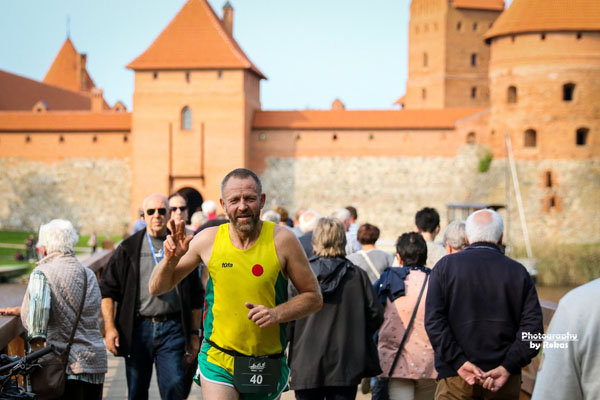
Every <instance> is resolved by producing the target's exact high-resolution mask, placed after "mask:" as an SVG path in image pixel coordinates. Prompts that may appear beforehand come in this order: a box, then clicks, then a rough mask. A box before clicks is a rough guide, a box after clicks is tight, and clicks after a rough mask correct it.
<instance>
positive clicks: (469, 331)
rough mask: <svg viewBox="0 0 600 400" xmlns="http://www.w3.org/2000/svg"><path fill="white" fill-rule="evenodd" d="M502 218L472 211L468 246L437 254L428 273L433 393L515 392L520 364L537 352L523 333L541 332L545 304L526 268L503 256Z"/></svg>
mask: <svg viewBox="0 0 600 400" xmlns="http://www.w3.org/2000/svg"><path fill="white" fill-rule="evenodd" d="M503 229H504V226H503V222H502V217H500V215H499V214H498V213H496V212H495V211H492V210H479V211H476V212H474V213H473V214H471V215H470V216H469V218H468V219H467V222H466V235H467V240H468V242H469V243H470V245H469V247H467V248H466V249H465V250H463V251H461V252H458V253H455V254H451V255H448V256H446V257H444V258H442V259H441V260H440V261H439V262H438V263H437V264H436V266H435V268H434V269H433V271H432V273H431V277H430V282H429V291H428V293H427V300H426V311H425V328H426V330H427V334H428V335H429V340H430V341H431V344H432V346H433V349H434V351H435V367H436V369H437V371H438V380H439V381H438V387H437V391H436V397H435V398H436V400H439V399H450V398H452V399H453V398H471V397H477V398H486V399H487V398H494V399H518V398H519V390H520V382H521V379H520V374H521V368H523V367H524V366H526V365H527V364H529V362H530V361H531V359H532V358H533V357H535V356H536V354H537V352H538V349H539V347H537V343H534V342H529V341H525V340H524V338H525V337H527V334H529V333H531V334H536V333H542V332H543V325H542V311H541V308H540V304H539V300H538V296H537V292H536V290H535V286H534V283H533V280H532V279H531V277H530V276H529V274H528V272H527V270H526V269H525V267H523V266H522V265H521V264H519V263H518V262H516V261H514V260H511V259H510V258H508V257H506V256H505V255H504V254H502V252H501V251H500V248H499V247H498V245H500V244H501V243H502V232H503Z"/></svg>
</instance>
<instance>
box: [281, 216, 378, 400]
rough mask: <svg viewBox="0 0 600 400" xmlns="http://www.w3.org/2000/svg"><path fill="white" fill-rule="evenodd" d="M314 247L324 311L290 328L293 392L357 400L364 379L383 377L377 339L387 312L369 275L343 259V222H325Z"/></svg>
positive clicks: (320, 225)
mask: <svg viewBox="0 0 600 400" xmlns="http://www.w3.org/2000/svg"><path fill="white" fill-rule="evenodd" d="M312 244H313V249H314V253H315V256H313V257H312V258H311V259H310V266H311V268H312V270H313V272H314V273H315V275H316V276H317V279H318V281H319V284H320V286H321V292H322V293H323V308H322V309H321V310H320V311H319V312H317V313H315V314H312V315H309V316H308V317H305V318H302V319H299V320H297V321H295V322H294V323H292V324H291V325H290V350H289V362H290V368H291V376H292V379H291V388H292V389H293V390H294V391H295V394H296V399H298V400H303V399H325V398H327V399H330V398H335V399H340V400H341V399H354V398H355V397H356V391H357V385H358V384H359V382H360V380H361V379H362V378H363V377H370V376H375V375H377V374H379V373H380V372H381V370H380V368H379V360H378V359H377V349H376V348H375V343H374V342H373V339H372V336H373V333H374V332H375V331H376V330H377V329H378V328H379V325H380V324H381V322H382V321H383V307H382V306H381V304H379V302H378V301H377V299H376V295H375V292H374V290H373V288H372V286H371V283H370V281H369V277H368V276H367V273H366V272H365V271H363V270H362V269H360V268H358V267H356V266H355V265H353V264H352V263H351V262H350V261H348V260H347V259H346V258H345V257H344V256H345V246H346V234H345V229H344V226H343V225H342V223H341V222H340V221H338V220H337V219H333V218H321V219H320V220H319V222H318V223H317V226H316V228H315V230H314V231H313V239H312Z"/></svg>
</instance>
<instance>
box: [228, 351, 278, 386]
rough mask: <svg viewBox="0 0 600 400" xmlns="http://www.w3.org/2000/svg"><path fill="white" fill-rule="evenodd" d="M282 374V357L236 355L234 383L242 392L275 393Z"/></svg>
mask: <svg viewBox="0 0 600 400" xmlns="http://www.w3.org/2000/svg"><path fill="white" fill-rule="evenodd" d="M280 375H281V358H273V357H269V356H265V357H247V356H240V355H238V356H235V357H234V361H233V385H234V386H235V388H236V389H237V391H238V392H240V393H274V392H276V391H277V384H278V382H279V376H280Z"/></svg>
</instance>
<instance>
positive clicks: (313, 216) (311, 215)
mask: <svg viewBox="0 0 600 400" xmlns="http://www.w3.org/2000/svg"><path fill="white" fill-rule="evenodd" d="M319 218H321V215H320V214H319V213H318V212H316V211H315V210H306V211H304V212H303V213H302V214H300V218H298V221H299V222H300V230H301V231H302V233H306V232H312V231H314V230H315V228H316V227H317V222H319Z"/></svg>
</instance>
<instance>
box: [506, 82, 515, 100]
mask: <svg viewBox="0 0 600 400" xmlns="http://www.w3.org/2000/svg"><path fill="white" fill-rule="evenodd" d="M506 102H507V103H516V102H517V87H516V86H509V87H508V90H507V92H506Z"/></svg>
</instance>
